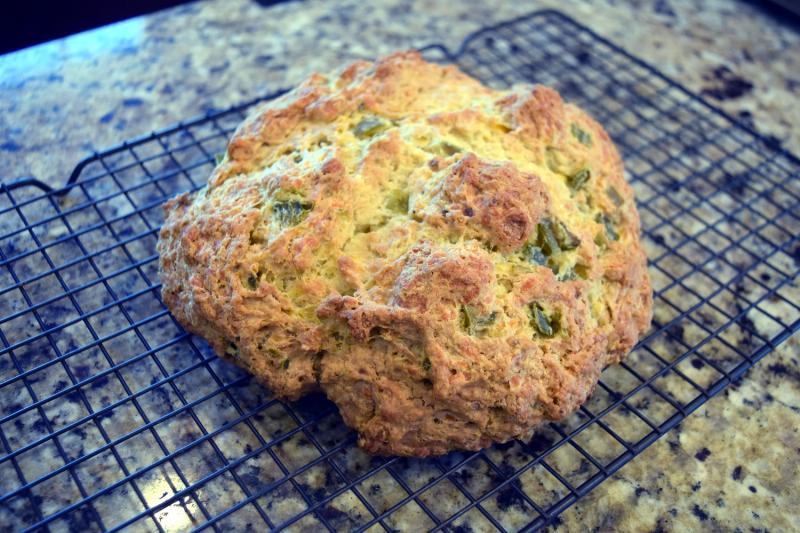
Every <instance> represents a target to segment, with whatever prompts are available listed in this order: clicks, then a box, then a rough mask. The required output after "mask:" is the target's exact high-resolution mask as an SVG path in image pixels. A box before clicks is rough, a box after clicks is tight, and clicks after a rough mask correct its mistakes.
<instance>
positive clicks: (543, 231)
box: [537, 218, 561, 255]
mask: <svg viewBox="0 0 800 533" xmlns="http://www.w3.org/2000/svg"><path fill="white" fill-rule="evenodd" d="M537 242H538V243H539V246H540V247H541V248H542V251H543V252H544V253H545V255H555V254H557V253H559V252H560V251H561V247H560V246H559V245H558V239H556V235H555V233H554V232H553V222H552V221H551V220H550V219H549V218H543V219H541V220H540V221H539V224H538V240H537Z"/></svg>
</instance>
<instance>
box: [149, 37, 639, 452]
mask: <svg viewBox="0 0 800 533" xmlns="http://www.w3.org/2000/svg"><path fill="white" fill-rule="evenodd" d="M165 213H166V220H165V223H164V225H163V228H162V230H161V233H160V239H159V243H158V251H159V253H160V268H161V281H162V283H163V289H162V294H163V299H164V302H165V303H166V305H167V306H168V307H169V309H170V310H171V311H172V313H173V314H174V316H175V317H176V318H177V319H178V320H179V321H180V323H181V324H182V325H183V326H184V327H185V328H186V329H187V330H189V331H190V332H192V333H195V334H197V335H199V336H201V337H203V338H205V339H206V340H207V341H208V342H209V343H210V344H211V346H213V348H214V350H215V351H216V352H217V353H218V354H219V355H220V357H223V358H225V359H227V360H229V361H232V362H233V363H235V364H237V365H239V366H241V367H243V368H245V369H247V370H248V371H249V372H251V373H253V374H254V375H255V376H257V377H258V378H259V379H260V380H261V381H262V382H263V383H264V384H266V385H267V386H268V387H269V388H271V389H272V390H273V391H274V393H275V394H276V395H278V396H280V397H282V398H285V399H296V398H298V397H300V396H302V395H303V394H306V393H308V392H310V391H314V390H320V389H321V390H322V391H324V393H325V394H326V395H327V396H328V397H329V398H330V399H331V400H332V401H333V402H335V403H336V404H337V405H338V407H339V409H340V411H341V415H342V417H343V418H344V421H345V422H346V423H347V424H348V425H349V426H351V427H353V428H355V430H356V431H357V432H358V439H359V444H360V445H361V446H362V447H363V448H365V449H366V450H368V451H369V452H373V453H377V454H399V455H413V456H426V455H432V454H441V453H445V452H447V451H449V450H453V449H467V450H475V449H479V448H482V447H485V446H488V445H490V444H491V443H492V442H502V441H507V440H509V439H512V438H519V439H527V438H529V437H530V436H531V435H532V433H533V432H534V431H535V430H536V428H537V426H540V425H541V424H543V423H545V422H547V421H550V420H559V419H562V418H564V417H566V416H567V415H569V414H570V413H571V412H573V411H574V410H575V409H577V408H578V407H579V406H580V404H581V403H582V402H584V401H585V400H586V398H587V397H588V396H589V394H590V393H591V392H592V390H593V389H594V386H595V385H596V383H597V381H598V378H599V375H600V372H601V370H602V369H603V368H604V367H605V366H607V365H609V364H612V363H616V362H618V361H620V360H621V359H622V358H623V357H625V355H626V354H627V353H628V352H629V351H630V350H631V348H632V347H633V346H634V344H635V343H636V342H637V339H638V337H639V336H640V335H641V334H642V333H643V332H644V331H645V330H646V328H647V327H648V325H649V322H650V318H651V308H652V291H651V288H650V282H649V278H648V274H647V261H646V257H645V254H644V252H643V250H642V246H641V244H640V241H639V217H638V214H637V212H636V207H635V205H634V198H633V192H632V189H631V187H630V186H629V185H628V184H627V183H626V182H625V179H624V177H623V167H622V161H621V159H620V156H619V154H618V153H617V150H616V148H615V147H614V144H613V143H612V142H611V140H610V139H609V136H608V135H607V134H606V132H605V131H604V130H603V128H602V127H601V126H600V125H599V124H598V123H597V122H595V121H594V120H592V118H590V117H589V116H588V115H587V114H586V113H584V112H583V111H581V110H580V109H579V108H578V107H576V106H574V105H571V104H567V103H564V102H563V100H562V99H561V97H560V96H559V94H558V93H557V92H556V91H554V90H552V89H549V88H547V87H543V86H519V87H515V88H513V89H511V90H503V91H498V90H494V89H491V88H488V87H486V86H484V85H482V84H481V83H480V82H478V81H477V80H475V79H473V78H471V77H470V76H467V75H466V74H464V73H462V72H460V71H459V70H458V69H457V68H455V67H453V66H442V65H438V64H433V63H429V62H426V61H424V60H423V59H422V58H421V57H420V56H419V54H418V53H416V52H402V53H396V54H394V55H391V56H388V57H386V58H383V59H380V60H378V61H376V62H375V63H370V62H356V63H354V64H352V65H350V66H348V67H347V68H345V69H344V70H342V71H340V72H338V73H337V74H333V75H320V74H314V75H312V76H311V77H310V78H308V79H307V80H306V81H305V82H304V83H302V84H301V85H299V86H298V87H297V88H296V89H294V90H293V91H291V92H290V93H288V94H286V95H284V96H283V97H281V98H279V99H277V100H274V101H270V102H267V103H264V104H263V105H261V106H260V107H258V108H257V109H256V110H255V111H254V112H253V113H252V114H251V115H250V116H249V117H248V118H247V119H246V120H245V121H244V122H243V123H242V124H241V125H240V127H239V128H238V129H237V131H236V133H235V134H234V135H233V137H232V139H231V140H230V143H229V144H228V148H227V152H226V154H225V157H224V158H223V160H222V161H221V162H220V163H219V164H218V165H217V167H216V168H215V169H214V171H213V173H212V174H211V176H210V178H209V180H208V183H207V185H206V186H205V187H203V188H202V189H200V190H198V191H196V192H194V193H191V194H187V193H184V194H181V195H179V196H178V197H176V198H174V199H172V200H170V201H169V202H167V203H166V205H165Z"/></svg>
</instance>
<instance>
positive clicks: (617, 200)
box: [606, 185, 625, 207]
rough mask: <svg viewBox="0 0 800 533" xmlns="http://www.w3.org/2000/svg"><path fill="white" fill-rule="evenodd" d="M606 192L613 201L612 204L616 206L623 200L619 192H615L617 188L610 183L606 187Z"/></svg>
mask: <svg viewBox="0 0 800 533" xmlns="http://www.w3.org/2000/svg"><path fill="white" fill-rule="evenodd" d="M606 194H607V195H608V197H609V198H610V199H611V201H612V202H614V205H615V206H617V207H619V206H621V205H622V204H623V203H624V202H625V200H624V199H623V198H622V196H620V194H619V192H617V189H615V188H614V187H612V186H611V185H609V186H608V187H606Z"/></svg>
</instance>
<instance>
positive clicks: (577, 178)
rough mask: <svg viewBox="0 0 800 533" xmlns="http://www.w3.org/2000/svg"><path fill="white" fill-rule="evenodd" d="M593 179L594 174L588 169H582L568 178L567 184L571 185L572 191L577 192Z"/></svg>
mask: <svg viewBox="0 0 800 533" xmlns="http://www.w3.org/2000/svg"><path fill="white" fill-rule="evenodd" d="M591 177H592V172H591V171H590V170H589V169H588V168H582V169H580V170H579V171H578V172H576V173H575V174H573V175H572V176H570V177H569V178H567V184H569V186H570V187H571V188H572V189H574V190H576V191H577V190H578V189H580V188H581V187H583V185H584V184H585V183H586V182H587V181H589V178H591Z"/></svg>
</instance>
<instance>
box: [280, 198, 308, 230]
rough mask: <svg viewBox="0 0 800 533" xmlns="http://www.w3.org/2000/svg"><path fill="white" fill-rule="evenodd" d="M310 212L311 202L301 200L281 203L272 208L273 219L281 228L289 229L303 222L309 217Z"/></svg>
mask: <svg viewBox="0 0 800 533" xmlns="http://www.w3.org/2000/svg"><path fill="white" fill-rule="evenodd" d="M310 210H311V203H309V202H301V201H300V200H288V201H285V202H280V201H279V202H275V204H273V206H272V218H273V219H274V220H275V221H277V223H278V225H279V226H280V227H281V228H289V227H292V226H296V225H298V224H299V223H300V222H302V221H303V219H305V218H306V216H308V212H309V211H310Z"/></svg>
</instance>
